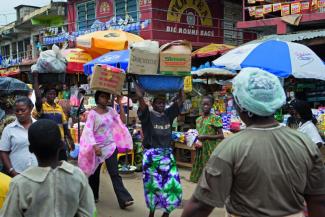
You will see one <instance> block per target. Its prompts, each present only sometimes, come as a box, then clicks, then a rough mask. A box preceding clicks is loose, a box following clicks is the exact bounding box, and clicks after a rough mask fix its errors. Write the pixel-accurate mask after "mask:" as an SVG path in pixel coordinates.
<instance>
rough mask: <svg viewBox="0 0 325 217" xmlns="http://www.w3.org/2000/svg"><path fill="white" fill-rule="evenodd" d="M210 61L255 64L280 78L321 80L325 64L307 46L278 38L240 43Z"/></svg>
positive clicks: (228, 66) (236, 65)
mask: <svg viewBox="0 0 325 217" xmlns="http://www.w3.org/2000/svg"><path fill="white" fill-rule="evenodd" d="M213 63H214V64H215V65H216V66H217V67H222V68H225V69H230V70H241V69H242V68H245V67H257V68H261V69H264V70H266V71H269V72H271V73H273V74H274V75H276V76H278V77H283V78H286V77H289V76H291V75H292V76H294V77H296V78H313V79H321V80H325V66H324V64H323V62H322V60H321V59H320V58H319V57H318V56H317V55H316V54H315V53H314V52H313V51H312V50H311V49H310V48H308V47H307V46H305V45H302V44H298V43H293V42H285V41H280V40H269V41H264V42H259V43H254V44H247V45H243V46H240V47H238V48H235V49H233V50H231V51H229V52H228V53H226V54H224V55H223V56H221V57H219V58H218V59H216V60H215V61H213Z"/></svg>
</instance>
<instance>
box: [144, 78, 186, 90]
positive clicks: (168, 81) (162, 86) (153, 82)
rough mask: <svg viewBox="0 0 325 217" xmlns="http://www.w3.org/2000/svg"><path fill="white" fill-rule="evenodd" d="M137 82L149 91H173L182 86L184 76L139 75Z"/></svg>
mask: <svg viewBox="0 0 325 217" xmlns="http://www.w3.org/2000/svg"><path fill="white" fill-rule="evenodd" d="M138 82H139V84H140V85H141V86H142V88H143V89H144V90H145V91H146V92H149V93H173V92H177V91H179V90H180V89H182V88H183V86H184V78H183V77H181V76H167V75H139V76H138Z"/></svg>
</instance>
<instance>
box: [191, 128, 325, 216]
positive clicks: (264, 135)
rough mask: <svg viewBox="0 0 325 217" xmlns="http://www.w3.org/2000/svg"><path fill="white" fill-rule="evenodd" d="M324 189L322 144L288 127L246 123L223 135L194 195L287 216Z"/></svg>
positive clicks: (232, 207)
mask: <svg viewBox="0 0 325 217" xmlns="http://www.w3.org/2000/svg"><path fill="white" fill-rule="evenodd" d="M317 194H325V167H324V165H323V163H322V157H321V154H320V152H319V149H318V148H317V146H315V144H314V143H313V142H312V141H311V140H310V139H309V138H308V137H307V136H306V135H304V134H303V133H300V132H298V131H296V130H293V129H290V128H288V127H282V126H280V127H275V128H268V129H258V128H247V129H246V130H243V131H241V132H239V133H237V134H235V135H233V136H231V137H229V138H227V139H225V140H224V141H222V142H221V143H220V144H219V145H218V147H217V148H216V149H215V150H214V152H213V154H212V155H211V158H210V160H209V162H208V164H207V166H206V168H205V169H204V172H203V174H202V176H201V180H200V182H199V184H198V186H197V188H196V190H195V193H194V197H196V198H197V199H198V200H200V201H202V202H204V203H206V204H208V205H210V206H213V207H223V206H224V205H226V209H227V211H228V212H229V213H231V214H233V215H238V216H246V217H248V216H249V217H266V216H287V215H291V214H295V213H298V212H300V211H302V210H303V209H304V195H317Z"/></svg>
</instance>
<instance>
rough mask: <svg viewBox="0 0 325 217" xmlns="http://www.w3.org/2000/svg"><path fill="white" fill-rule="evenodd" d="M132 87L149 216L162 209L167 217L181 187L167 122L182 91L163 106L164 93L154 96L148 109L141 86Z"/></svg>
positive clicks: (176, 203)
mask: <svg viewBox="0 0 325 217" xmlns="http://www.w3.org/2000/svg"><path fill="white" fill-rule="evenodd" d="M135 89H136V93H137V95H138V97H139V102H140V108H139V110H138V116H139V119H140V121H141V125H142V131H143V135H144V139H143V146H144V149H145V151H144V154H143V185H144V194H145V199H146V204H147V206H148V208H149V211H150V212H149V217H153V216H154V214H155V210H156V209H162V210H163V212H164V213H163V215H162V216H163V217H168V216H169V214H170V213H171V212H172V211H173V210H174V209H175V208H177V207H178V206H180V204H181V202H182V186H181V183H180V177H179V174H178V170H177V167H176V160H175V157H174V155H173V150H172V148H171V133H172V130H171V125H172V122H173V120H174V119H175V118H176V116H177V115H178V114H179V108H180V106H181V105H182V104H183V101H184V100H183V92H181V94H180V95H179V96H181V97H178V100H177V102H175V103H173V104H172V105H171V106H170V107H169V108H167V109H165V105H166V101H165V98H164V96H156V97H155V98H154V100H153V110H152V111H150V110H149V107H148V105H147V104H146V103H145V101H144V99H143V94H144V93H143V91H142V90H141V88H140V87H139V86H138V85H137V84H136V85H135Z"/></svg>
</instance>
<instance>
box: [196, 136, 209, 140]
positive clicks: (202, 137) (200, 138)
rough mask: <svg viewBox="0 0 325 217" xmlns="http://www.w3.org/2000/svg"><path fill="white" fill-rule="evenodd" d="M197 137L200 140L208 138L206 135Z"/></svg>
mask: <svg viewBox="0 0 325 217" xmlns="http://www.w3.org/2000/svg"><path fill="white" fill-rule="evenodd" d="M197 139H198V140H200V141H204V140H206V139H207V138H206V136H198V137H197Z"/></svg>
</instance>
